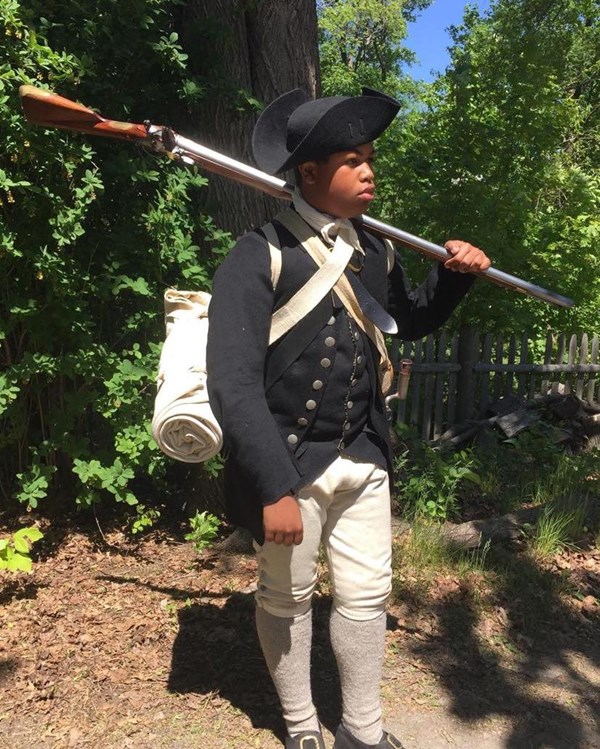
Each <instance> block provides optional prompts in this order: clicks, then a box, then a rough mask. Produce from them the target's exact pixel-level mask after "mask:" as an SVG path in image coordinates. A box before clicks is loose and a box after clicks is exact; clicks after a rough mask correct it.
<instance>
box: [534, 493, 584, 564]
mask: <svg viewBox="0 0 600 749" xmlns="http://www.w3.org/2000/svg"><path fill="white" fill-rule="evenodd" d="M585 516H586V505H585V504H584V505H583V506H580V507H576V508H574V509H568V508H567V507H565V506H562V507H561V506H560V505H555V504H547V505H546V506H545V507H544V509H543V510H542V514H541V515H540V518H539V520H538V522H537V523H536V525H535V528H534V529H533V533H532V537H531V545H532V549H533V551H534V553H536V554H538V555H539V556H541V557H543V558H548V557H551V556H553V555H554V554H557V553H558V552H560V551H562V550H563V549H565V548H575V546H576V542H577V541H578V540H579V539H581V537H582V536H583V534H584V528H585Z"/></svg>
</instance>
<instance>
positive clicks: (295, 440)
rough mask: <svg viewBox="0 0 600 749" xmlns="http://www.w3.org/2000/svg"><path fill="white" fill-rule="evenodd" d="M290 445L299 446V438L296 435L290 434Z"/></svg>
mask: <svg viewBox="0 0 600 749" xmlns="http://www.w3.org/2000/svg"><path fill="white" fill-rule="evenodd" d="M287 440H288V442H289V443H290V445H297V444H298V437H297V435H295V434H290V435H289V436H288V438H287Z"/></svg>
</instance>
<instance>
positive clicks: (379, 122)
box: [252, 88, 400, 174]
mask: <svg viewBox="0 0 600 749" xmlns="http://www.w3.org/2000/svg"><path fill="white" fill-rule="evenodd" d="M399 109H400V104H399V103H398V102H397V101H396V100H395V99H392V97H391V96H387V95H386V94H382V93H380V92H379V91H373V90H372V89H369V88H363V90H362V95H361V96H327V97H324V98H322V99H311V98H310V96H309V95H308V94H307V93H306V92H304V91H302V89H299V88H296V89H294V90H293V91H288V93H287V94H283V96H280V97H279V98H278V99H275V101H274V102H272V103H271V104H269V106H268V107H267V108H266V109H265V110H264V112H263V113H262V114H261V116H260V117H259V118H258V121H257V123H256V126H255V127H254V132H253V134H252V150H253V152H254V158H255V160H256V163H257V164H258V166H259V167H260V169H262V170H263V171H265V172H267V173H268V174H277V173H278V172H283V171H285V170H286V169H291V168H292V167H294V166H298V164H302V163H303V162H305V161H312V160H313V159H319V158H324V157H326V156H329V154H332V153H335V152H336V151H347V150H349V149H351V148H355V147H356V146H360V145H361V144H363V143H369V142H370V141H372V140H375V138H377V137H379V136H380V135H381V133H382V132H383V131H384V130H385V129H386V128H387V127H388V125H389V124H390V123H391V122H392V120H393V119H394V117H395V116H396V114H397V113H398V110H399Z"/></svg>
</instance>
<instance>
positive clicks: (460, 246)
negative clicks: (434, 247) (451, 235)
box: [444, 239, 492, 273]
mask: <svg viewBox="0 0 600 749" xmlns="http://www.w3.org/2000/svg"><path fill="white" fill-rule="evenodd" d="M444 247H445V248H446V249H447V250H448V252H449V253H450V254H451V256H452V257H450V258H449V259H448V260H446V262H445V263H444V268H448V270H454V271H458V272H459V273H479V272H481V271H484V270H487V269H488V268H489V267H490V265H491V264H492V263H491V261H490V259H489V257H488V256H487V255H486V254H485V252H483V250H480V249H479V247H474V246H473V245H472V244H469V243H468V242H462V241H461V240H460V239H451V240H449V241H448V242H446V244H445V245H444Z"/></svg>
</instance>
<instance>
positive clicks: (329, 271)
mask: <svg viewBox="0 0 600 749" xmlns="http://www.w3.org/2000/svg"><path fill="white" fill-rule="evenodd" d="M289 212H290V213H292V214H294V215H297V214H295V213H294V212H293V211H291V210H290V211H289ZM287 213H288V212H287V211H285V212H283V213H281V214H279V215H278V216H277V220H278V221H279V220H280V219H281V223H284V225H285V226H287V224H285V215H286V214H287ZM300 221H302V219H300ZM302 223H304V222H302ZM287 228H288V229H290V227H289V226H287ZM296 228H297V227H296ZM262 230H263V232H264V234H265V236H266V238H267V241H268V243H269V251H270V253H271V276H272V278H273V277H274V273H273V265H274V262H273V261H274V257H276V256H277V255H279V257H278V259H277V260H275V265H278V267H279V269H280V268H281V250H277V249H276V247H275V246H274V245H275V242H274V240H275V241H277V234H276V232H275V230H274V228H273V225H272V224H267V225H266V226H264V227H262ZM290 231H292V230H291V229H290ZM292 233H293V234H294V236H296V238H297V239H298V240H299V241H302V239H301V238H300V237H298V236H297V231H293V232H292ZM353 251H354V250H353V248H352V247H351V246H350V245H348V244H336V245H335V246H334V248H333V249H332V250H331V252H329V250H327V251H326V255H324V257H322V258H321V260H320V262H319V263H318V264H319V266H320V267H319V269H318V270H317V271H316V272H315V273H314V274H313V275H312V276H311V277H310V279H309V280H308V281H307V282H306V283H305V284H304V286H302V287H301V288H300V289H299V290H298V291H297V292H296V293H295V294H294V295H293V296H292V297H291V298H290V299H289V300H288V302H286V304H285V305H284V306H283V307H280V308H279V309H278V310H276V311H275V312H274V313H273V318H272V320H271V332H270V335H269V345H271V344H272V343H274V342H275V341H277V340H279V339H280V338H281V337H282V336H283V335H284V334H285V333H287V332H288V330H290V329H291V328H293V327H294V325H296V323H298V322H300V320H302V319H303V318H304V317H305V316H306V315H307V314H308V313H309V312H310V311H311V310H312V309H314V308H315V307H316V306H317V304H318V303H319V302H320V301H321V300H322V299H323V298H324V297H325V296H326V295H327V294H328V293H329V292H330V291H331V289H332V288H333V287H334V286H335V284H336V283H337V281H338V280H339V278H340V277H341V276H342V274H343V273H344V269H345V268H346V266H347V265H348V262H349V260H350V258H351V256H352V252H353ZM311 257H312V255H311ZM277 278H279V273H277ZM274 286H275V284H274Z"/></svg>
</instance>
